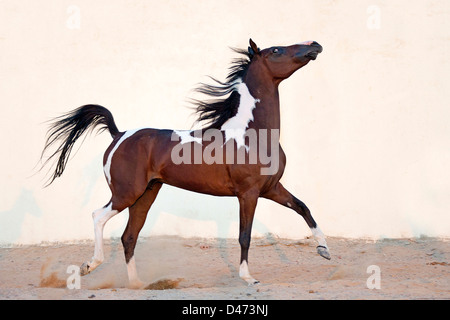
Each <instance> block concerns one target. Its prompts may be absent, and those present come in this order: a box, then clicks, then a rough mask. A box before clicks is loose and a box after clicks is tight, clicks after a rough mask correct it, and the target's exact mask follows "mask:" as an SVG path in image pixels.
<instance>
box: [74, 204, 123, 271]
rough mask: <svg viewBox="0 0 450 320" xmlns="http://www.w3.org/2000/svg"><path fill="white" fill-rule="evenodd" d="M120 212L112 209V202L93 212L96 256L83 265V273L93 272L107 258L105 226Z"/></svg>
mask: <svg viewBox="0 0 450 320" xmlns="http://www.w3.org/2000/svg"><path fill="white" fill-rule="evenodd" d="M118 213H119V212H118V211H117V210H112V204H111V203H110V204H109V205H108V206H107V207H106V208H101V209H98V210H96V211H94V212H93V213H92V219H93V220H94V235H95V248H94V256H93V257H92V259H91V261H89V262H85V263H84V264H83V265H82V266H81V270H80V272H81V274H82V275H85V274H88V273H90V272H92V271H93V270H94V269H95V268H97V267H98V266H99V265H101V264H102V262H103V261H104V260H105V257H104V254H103V228H104V227H105V224H106V222H108V220H109V219H111V218H112V217H114V216H115V215H116V214H118Z"/></svg>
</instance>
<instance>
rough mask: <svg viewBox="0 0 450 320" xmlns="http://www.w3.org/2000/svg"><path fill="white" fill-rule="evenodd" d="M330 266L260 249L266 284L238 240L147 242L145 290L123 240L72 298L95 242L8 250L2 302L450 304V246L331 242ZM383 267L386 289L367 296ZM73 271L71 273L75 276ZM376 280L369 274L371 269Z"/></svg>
mask: <svg viewBox="0 0 450 320" xmlns="http://www.w3.org/2000/svg"><path fill="white" fill-rule="evenodd" d="M327 241H328V245H329V247H330V253H331V255H332V259H331V260H330V261H328V260H325V259H323V258H322V257H320V256H319V255H317V254H316V249H315V242H314V241H313V240H311V239H304V240H300V241H298V240H296V241H294V240H288V239H275V238H272V237H266V238H261V239H252V245H251V248H250V263H249V265H250V271H251V274H252V276H253V277H254V278H256V279H258V280H260V281H261V284H259V285H256V286H252V287H249V286H247V285H246V283H245V282H243V281H242V280H241V279H240V278H239V277H238V267H239V265H238V262H239V254H240V249H239V245H238V242H237V240H235V239H219V240H217V239H184V238H177V237H152V238H146V239H142V240H140V241H139V243H138V246H137V249H136V262H137V267H138V272H139V273H140V277H141V280H143V281H144V282H145V283H148V284H149V288H147V289H144V290H132V289H128V288H127V274H126V265H125V262H124V257H123V251H122V245H121V243H120V241H119V240H117V239H113V240H108V241H105V262H104V264H103V265H101V266H100V267H99V268H98V269H97V270H95V271H94V272H93V273H91V274H89V275H87V276H84V277H81V278H80V284H81V288H80V289H72V290H70V289H68V288H67V287H66V282H67V278H68V277H70V276H73V275H75V273H67V270H68V268H69V267H70V266H71V265H75V268H76V267H77V266H79V265H81V263H82V262H84V261H85V260H88V259H89V258H90V257H91V256H92V254H93V247H94V245H93V242H91V241H85V242H80V243H76V244H67V243H65V244H49V245H45V246H44V245H41V246H20V247H12V248H0V270H1V273H0V299H52V300H53V299H94V300H98V299H190V300H201V299H222V300H235V299H239V300H241V299H242V300H244V299H245V300H254V299H256V300H261V299H264V300H275V299H277V300H278V299H280V300H291V299H449V298H450V264H449V256H450V255H449V249H450V246H449V242H448V241H446V240H442V239H432V238H419V239H401V240H382V241H368V240H362V239H358V240H354V239H352V240H349V239H341V238H328V240H327ZM371 265H375V266H377V267H379V270H380V272H381V274H380V277H379V279H380V282H379V283H380V289H376V288H374V289H369V288H368V286H367V281H368V279H369V277H371V276H372V278H370V279H369V284H376V282H373V281H372V280H373V278H374V276H376V274H375V273H372V272H373V271H372V272H369V273H368V272H367V271H368V267H369V266H371ZM69 271H70V268H69ZM369 271H370V269H369Z"/></svg>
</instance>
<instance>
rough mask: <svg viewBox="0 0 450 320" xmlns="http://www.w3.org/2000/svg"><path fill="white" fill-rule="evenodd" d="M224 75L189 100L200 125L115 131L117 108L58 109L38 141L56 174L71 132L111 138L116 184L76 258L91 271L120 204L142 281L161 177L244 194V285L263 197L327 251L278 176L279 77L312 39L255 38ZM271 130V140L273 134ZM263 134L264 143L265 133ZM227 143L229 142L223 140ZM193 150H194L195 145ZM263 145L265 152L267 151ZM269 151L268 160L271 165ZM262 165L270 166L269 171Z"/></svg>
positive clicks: (306, 55)
mask: <svg viewBox="0 0 450 320" xmlns="http://www.w3.org/2000/svg"><path fill="white" fill-rule="evenodd" d="M233 50H234V51H236V52H237V53H238V54H240V57H241V58H238V59H235V60H233V62H232V64H231V67H230V69H229V74H228V76H227V78H226V81H225V82H221V81H219V80H217V79H214V78H211V79H212V80H214V84H204V83H203V84H200V86H199V87H198V88H197V91H198V92H200V93H202V94H205V95H208V96H209V97H211V98H209V99H208V100H205V101H202V100H193V103H194V108H195V111H196V113H197V115H198V121H199V122H200V123H205V122H206V125H205V126H204V127H203V128H201V129H198V130H170V129H154V128H140V129H135V130H127V131H119V129H118V128H117V126H116V123H115V121H114V118H113V115H112V114H111V112H110V111H109V110H108V109H106V108H105V107H102V106H100V105H95V104H88V105H84V106H82V107H79V108H77V109H75V110H72V111H70V112H68V113H66V114H64V115H62V116H60V117H57V118H54V119H53V120H52V122H51V124H50V128H49V129H48V133H47V140H46V143H45V146H44V150H43V151H42V155H41V159H42V156H43V155H44V153H46V152H48V151H47V150H48V149H50V147H51V146H55V145H57V146H58V147H57V148H56V151H54V152H53V154H51V155H50V156H49V157H48V158H47V161H46V162H45V163H44V165H45V164H46V163H47V162H48V161H49V160H50V159H56V158H57V164H56V168H55V170H54V172H53V174H52V176H51V177H50V179H49V181H50V182H49V183H48V185H49V184H51V183H52V182H53V181H54V180H55V179H56V178H58V177H60V176H61V175H62V174H63V172H64V169H65V167H66V164H67V161H68V159H69V155H70V152H71V150H72V148H73V146H74V144H75V142H76V141H77V140H78V138H80V137H81V136H82V135H83V134H84V133H85V132H86V131H92V130H93V129H94V128H97V129H98V131H99V132H102V131H108V132H109V133H110V134H111V137H112V139H113V141H112V143H111V144H110V145H109V147H108V148H107V149H106V151H105V153H104V156H103V171H104V174H105V177H106V180H107V183H108V186H109V188H110V190H111V194H112V196H111V199H110V201H109V202H108V203H107V204H106V205H104V206H103V207H101V208H100V209H98V210H96V211H94V212H93V213H92V218H93V222H94V233H95V248H94V255H93V257H92V258H91V260H89V261H86V262H85V263H83V264H82V265H81V267H80V274H81V275H87V274H88V273H90V272H92V271H93V270H94V269H96V268H97V267H98V266H99V265H100V264H101V263H102V262H103V261H104V253H103V228H104V226H105V224H106V222H107V221H108V220H109V219H111V218H112V217H114V216H115V215H117V214H119V213H120V212H122V211H123V210H124V209H126V208H128V209H129V219H128V223H127V225H126V228H125V230H124V232H123V235H122V237H121V241H122V244H123V249H124V254H125V262H126V265H127V272H128V280H129V287H131V288H141V287H142V286H143V283H142V281H140V279H139V277H138V274H137V270H136V262H135V256H134V250H135V246H136V242H137V239H138V236H139V232H140V230H141V228H142V227H143V225H144V223H145V220H146V217H147V214H148V212H149V210H150V207H151V206H152V204H153V202H154V201H155V199H156V197H157V195H158V192H159V191H160V189H161V186H162V185H163V184H168V185H172V186H175V187H178V188H182V189H185V190H189V191H193V192H199V193H204V194H209V195H214V196H227V197H237V199H238V201H239V244H240V248H241V256H240V266H239V276H240V278H241V279H243V280H244V281H245V282H247V283H248V285H254V284H257V283H259V281H258V280H256V279H254V278H253V277H252V276H251V274H250V272H249V267H248V251H249V247H250V240H251V230H252V222H253V217H254V214H255V209H256V205H257V202H258V198H260V197H262V198H266V199H270V200H273V201H275V202H276V203H279V204H281V205H283V206H285V207H287V208H290V209H292V210H294V211H295V212H296V213H298V214H299V215H300V216H302V217H303V218H304V220H305V221H306V223H307V225H308V226H309V227H310V229H311V232H312V235H313V236H314V239H315V240H316V241H317V243H318V246H317V253H318V254H319V255H320V256H322V257H324V258H326V259H330V258H331V256H330V254H329V249H328V246H327V243H326V240H325V235H324V234H323V233H322V231H321V230H320V228H319V227H318V225H317V223H316V222H315V220H314V219H313V217H312V215H311V212H310V210H309V209H308V207H307V206H306V205H305V204H304V203H303V202H302V201H301V200H299V199H298V198H296V197H295V196H294V195H292V194H291V193H290V192H289V191H288V190H286V189H285V188H284V186H283V185H282V184H281V183H280V178H281V177H282V175H283V172H284V169H285V165H286V155H285V153H284V151H283V149H282V148H281V145H280V143H279V130H280V100H279V90H278V87H279V84H280V83H281V82H282V81H283V80H285V79H287V78H289V77H290V76H291V75H292V74H293V73H294V72H295V71H297V70H298V69H300V68H302V67H304V66H305V65H307V64H308V63H309V62H310V61H311V60H315V59H316V58H317V56H318V54H319V53H321V52H322V46H321V45H320V44H318V43H317V42H316V41H305V42H301V43H298V44H294V45H291V46H273V47H270V48H266V49H264V50H261V49H260V48H259V47H258V46H257V45H256V44H255V42H254V41H253V40H252V39H250V40H249V47H248V49H247V50H245V49H233ZM269 140H270V143H268V141H269ZM262 142H265V143H262ZM225 149H226V150H225ZM192 150H193V152H192ZM262 155H264V156H265V158H264V157H262ZM267 159H269V160H271V162H272V164H273V165H272V164H271V167H270V168H269V167H268V166H267V165H268V164H269V161H267ZM264 170H265V171H264Z"/></svg>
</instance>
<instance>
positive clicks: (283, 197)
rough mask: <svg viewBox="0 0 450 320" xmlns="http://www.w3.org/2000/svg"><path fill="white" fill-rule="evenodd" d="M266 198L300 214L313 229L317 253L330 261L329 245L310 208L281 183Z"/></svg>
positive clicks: (265, 195) (266, 194)
mask: <svg viewBox="0 0 450 320" xmlns="http://www.w3.org/2000/svg"><path fill="white" fill-rule="evenodd" d="M262 196H263V197H264V198H267V199H270V200H273V201H275V202H277V203H279V204H281V205H283V206H285V207H288V208H291V209H293V210H294V211H295V212H297V213H298V214H300V215H301V216H302V217H303V218H304V219H305V221H306V223H307V224H308V226H309V227H310V229H311V232H312V234H313V236H314V238H315V240H316V241H317V242H318V244H319V245H318V246H317V253H318V254H319V255H321V256H322V257H324V258H325V259H328V260H330V259H331V256H330V253H329V251H328V245H327V242H326V241H325V236H324V234H323V233H322V231H321V230H320V228H319V227H318V226H317V223H316V222H315V221H314V219H313V217H312V215H311V212H310V211H309V209H308V207H307V206H306V205H305V204H304V203H303V202H302V201H300V200H299V199H297V198H296V197H294V196H293V195H292V194H291V193H290V192H289V191H287V190H286V189H285V188H284V187H283V185H282V184H281V183H277V185H276V186H275V187H274V188H272V190H270V191H269V192H267V193H265V194H263V195H262Z"/></svg>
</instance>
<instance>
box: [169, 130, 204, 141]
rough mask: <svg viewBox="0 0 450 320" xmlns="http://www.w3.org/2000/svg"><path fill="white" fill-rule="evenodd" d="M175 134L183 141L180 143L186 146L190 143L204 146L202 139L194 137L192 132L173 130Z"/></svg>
mask: <svg viewBox="0 0 450 320" xmlns="http://www.w3.org/2000/svg"><path fill="white" fill-rule="evenodd" d="M173 132H174V133H175V134H176V135H178V136H179V137H180V139H181V141H180V143H181V144H185V143H189V142H197V143H200V144H202V138H198V137H193V136H192V135H191V133H192V132H193V131H190V130H173Z"/></svg>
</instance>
